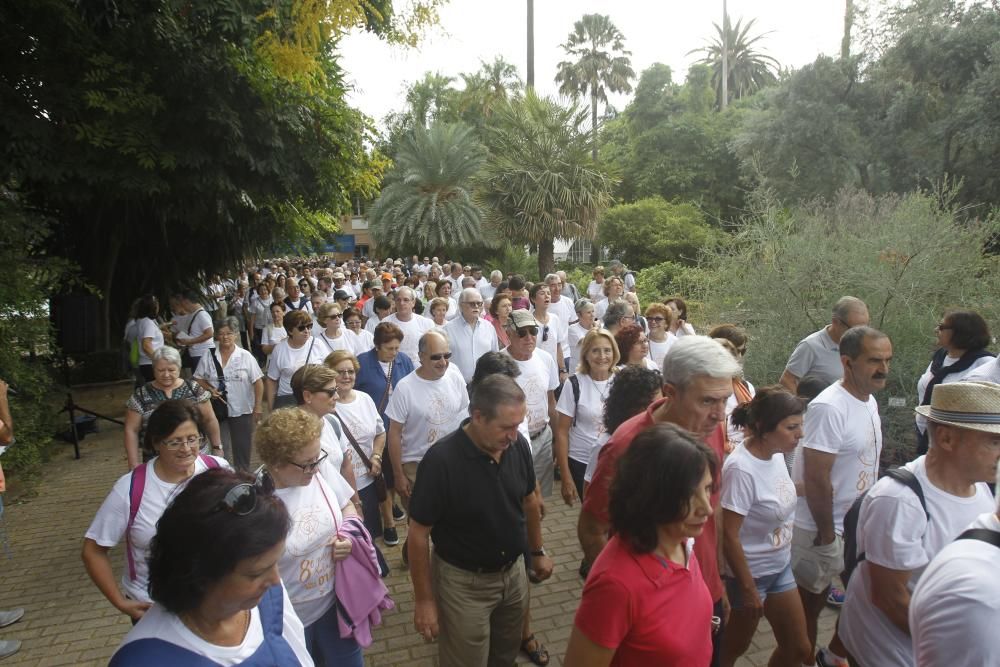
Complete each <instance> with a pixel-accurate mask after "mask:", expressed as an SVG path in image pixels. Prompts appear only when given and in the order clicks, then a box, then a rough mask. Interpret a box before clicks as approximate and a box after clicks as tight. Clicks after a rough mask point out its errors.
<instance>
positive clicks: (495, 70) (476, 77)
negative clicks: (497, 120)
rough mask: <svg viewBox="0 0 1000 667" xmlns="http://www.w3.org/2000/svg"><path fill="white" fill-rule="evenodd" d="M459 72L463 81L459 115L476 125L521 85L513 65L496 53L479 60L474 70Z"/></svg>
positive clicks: (480, 123) (521, 86) (519, 88)
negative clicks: (486, 58) (487, 60)
mask: <svg viewBox="0 0 1000 667" xmlns="http://www.w3.org/2000/svg"><path fill="white" fill-rule="evenodd" d="M460 76H461V77H462V80H463V81H464V82H465V88H464V89H463V90H462V92H461V93H460V94H459V102H458V105H459V108H460V110H461V115H462V119H463V120H464V121H465V122H467V123H470V124H472V125H477V126H478V125H482V124H483V122H484V121H485V120H487V119H489V118H490V117H491V116H492V115H493V114H494V112H495V111H496V110H497V108H499V107H500V106H501V105H502V104H503V103H504V102H506V101H507V99H508V98H509V97H510V96H511V95H515V94H517V93H519V92H520V91H521V89H522V88H523V87H524V84H523V83H522V81H521V77H519V76H518V74H517V67H516V66H515V65H513V64H512V63H509V62H507V61H506V60H504V58H503V56H497V57H496V58H494V59H493V62H489V63H487V62H485V61H482V62H480V67H479V70H478V71H476V72H472V73H463V74H461V75H460Z"/></svg>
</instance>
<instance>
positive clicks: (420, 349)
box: [417, 329, 448, 354]
mask: <svg viewBox="0 0 1000 667" xmlns="http://www.w3.org/2000/svg"><path fill="white" fill-rule="evenodd" d="M431 336H435V337H437V338H440V339H441V340H443V341H444V342H445V343H447V342H448V337H447V336H445V335H444V334H443V333H441V332H440V331H435V330H433V329H431V330H430V331H428V332H426V333H425V334H424V335H423V336H421V337H420V340H419V341H417V354H423V353H424V352H426V351H427V341H428V340H430V337H431Z"/></svg>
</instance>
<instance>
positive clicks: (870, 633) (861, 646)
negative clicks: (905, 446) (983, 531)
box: [840, 456, 996, 667]
mask: <svg viewBox="0 0 1000 667" xmlns="http://www.w3.org/2000/svg"><path fill="white" fill-rule="evenodd" d="M904 467H905V468H906V469H907V470H909V471H910V472H912V473H913V475H914V476H915V477H916V478H917V481H918V482H920V488H921V489H922V490H923V492H924V500H925V501H926V502H927V512H926V513H925V512H924V510H923V508H922V507H920V501H919V500H918V499H917V496H916V494H915V493H913V491H911V490H910V489H909V488H908V487H906V486H904V485H903V484H900V483H899V482H897V481H896V480H894V479H890V478H883V479H881V480H879V482H878V483H877V484H876V485H875V486H874V487H872V490H871V491H870V492H869V493H868V495H867V496H865V499H864V501H862V503H861V512H860V514H859V515H858V529H857V536H858V551H859V552H863V553H864V554H865V560H864V561H862V562H861V563H859V564H858V568H857V570H856V571H855V573H854V575H853V576H852V577H851V581H850V585H849V587H848V589H847V590H848V594H847V600H846V601H845V602H844V607H843V609H842V610H841V613H840V636H841V638H842V639H843V641H844V645H845V646H847V648H848V649H849V650H850V651H851V653H852V654H854V655H863V656H865V660H866V661H868V662H867V663H866V664H872V665H880V666H881V665H885V666H886V667H897V666H898V667H909V666H910V665H913V664H914V660H913V645H912V641H911V638H910V637H909V636H907V635H905V634H903V632H901V631H900V630H899V628H897V627H896V625H895V624H894V623H893V622H892V621H890V620H889V619H888V617H886V615H885V614H884V613H883V612H882V611H880V610H879V609H878V608H877V607H875V604H874V602H873V601H872V596H871V570H870V569H869V567H868V565H866V563H875V564H876V565H881V566H882V567H886V568H889V569H892V570H904V571H905V570H908V571H910V572H911V574H910V578H909V581H907V584H906V587H907V588H908V589H909V590H910V591H911V592H912V591H913V589H914V588H915V587H916V585H917V582H918V581H919V580H920V577H921V575H923V573H924V568H926V567H927V564H928V563H930V561H931V559H932V558H934V556H935V555H937V553H938V552H940V551H941V549H943V548H944V547H945V546H947V545H948V544H949V543H950V542H951V541H952V540H954V539H955V538H956V537H958V535H959V534H961V532H962V531H963V530H965V529H966V528H967V527H968V526H969V524H971V523H972V522H973V521H975V520H976V517H978V516H979V515H981V514H983V513H985V512H989V511H990V510H991V509H993V508H994V502H993V496H992V494H990V489H989V487H988V486H987V485H986V484H983V483H980V484H976V492H975V494H974V495H972V496H970V497H968V498H962V497H959V496H955V495H952V494H950V493H946V492H945V491H942V490H941V489H939V488H937V487H936V486H934V484H933V483H932V482H931V481H930V480H929V479H928V478H927V467H926V457H924V456H921V457H920V458H918V459H916V460H915V461H911V462H910V463H907V464H906V466H904ZM928 514H929V515H930V520H929V521H928V519H927V515H928ZM994 576H996V575H995V574H994ZM983 664H986V663H983Z"/></svg>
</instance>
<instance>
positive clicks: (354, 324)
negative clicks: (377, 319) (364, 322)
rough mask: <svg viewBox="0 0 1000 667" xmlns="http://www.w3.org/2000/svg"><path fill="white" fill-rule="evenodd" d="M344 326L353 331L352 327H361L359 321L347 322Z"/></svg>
mask: <svg viewBox="0 0 1000 667" xmlns="http://www.w3.org/2000/svg"><path fill="white" fill-rule="evenodd" d="M344 324H346V325H347V326H349V327H350V328H352V329H353V328H354V327H360V326H361V320H348V321H347V322H345V323H344Z"/></svg>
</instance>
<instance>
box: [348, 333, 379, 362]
mask: <svg viewBox="0 0 1000 667" xmlns="http://www.w3.org/2000/svg"><path fill="white" fill-rule="evenodd" d="M347 333H348V334H350V335H351V336H354V341H353V344H354V349H355V352H354V356H359V355H362V354H364V353H365V352H367V351H368V350H370V349H372V348H374V347H375V336H374V334H372V332H370V331H367V330H365V329H359V330H358V333H354V332H353V331H351V330H350V329H348V330H347Z"/></svg>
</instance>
